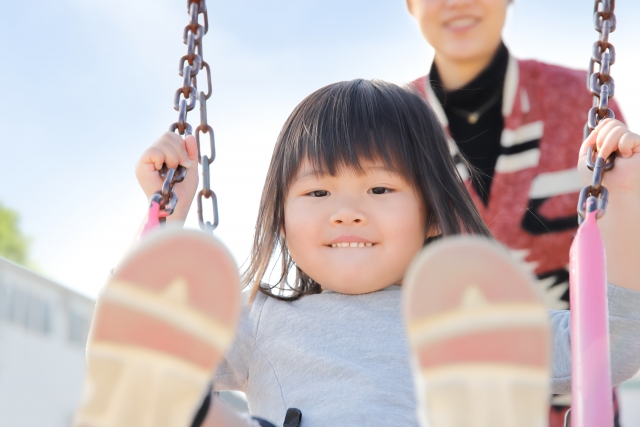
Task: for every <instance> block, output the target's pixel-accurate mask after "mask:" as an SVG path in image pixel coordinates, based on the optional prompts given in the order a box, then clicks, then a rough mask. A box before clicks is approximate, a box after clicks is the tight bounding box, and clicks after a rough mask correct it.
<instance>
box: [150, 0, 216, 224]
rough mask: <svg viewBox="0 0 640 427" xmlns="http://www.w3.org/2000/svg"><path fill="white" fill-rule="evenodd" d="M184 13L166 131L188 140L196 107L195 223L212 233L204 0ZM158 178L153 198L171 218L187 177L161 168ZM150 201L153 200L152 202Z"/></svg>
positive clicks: (212, 154) (181, 169)
mask: <svg viewBox="0 0 640 427" xmlns="http://www.w3.org/2000/svg"><path fill="white" fill-rule="evenodd" d="M187 11H188V12H189V23H188V24H187V26H186V27H184V32H183V34H182V41H183V43H184V44H186V45H187V54H186V55H184V56H183V57H182V58H180V62H179V65H178V74H179V75H180V76H181V77H182V86H181V87H180V88H178V89H177V90H176V93H175V95H174V98H173V108H174V109H175V110H176V111H178V121H177V122H175V123H173V124H172V125H171V126H170V127H169V131H171V132H176V131H177V132H178V134H180V135H183V136H187V135H191V134H192V133H193V130H192V127H191V125H190V124H189V123H188V122H187V114H188V112H189V111H191V110H193V109H194V108H195V107H196V103H197V104H199V106H200V124H199V125H198V127H197V128H196V131H195V138H196V142H197V145H198V163H199V164H200V165H201V166H202V189H201V190H200V191H199V192H198V195H197V200H198V222H199V224H200V228H201V229H202V230H204V231H209V232H211V231H213V230H215V228H216V227H217V226H218V200H217V197H216V193H215V192H214V191H213V190H211V180H210V172H209V165H211V163H213V161H214V160H215V158H216V147H215V139H214V135H213V128H212V127H211V126H210V125H209V123H208V122H207V102H206V101H207V99H209V98H210V97H211V93H212V84H211V68H210V67H209V64H207V62H205V60H204V53H203V50H202V39H203V37H204V35H205V34H207V32H208V31H209V18H208V14H207V5H206V3H205V0H187ZM200 15H202V16H203V22H204V26H203V25H201V24H200V23H199V22H198V21H199V18H200ZM201 70H205V74H206V79H207V93H206V94H205V93H204V92H203V91H199V92H198V73H199V72H200V71H201ZM201 134H206V135H208V136H209V149H210V151H209V154H208V155H207V154H203V152H202V150H201V147H200V136H201ZM159 172H160V176H161V177H162V178H164V179H165V180H164V184H163V186H162V191H158V192H157V193H156V194H154V197H156V198H159V196H161V203H160V207H161V210H163V211H164V215H165V216H166V215H171V214H172V213H173V211H174V209H175V206H176V204H177V201H178V197H177V196H176V195H175V193H174V192H173V186H174V185H175V184H177V183H179V182H181V181H182V180H184V177H185V175H186V169H185V168H184V167H182V166H178V168H177V169H169V168H167V167H166V165H163V167H162V169H161V170H160V171H159ZM203 198H205V199H211V204H212V208H213V218H212V219H211V221H205V220H204V214H203V206H202V205H203V202H202V199H203ZM152 199H153V198H152Z"/></svg>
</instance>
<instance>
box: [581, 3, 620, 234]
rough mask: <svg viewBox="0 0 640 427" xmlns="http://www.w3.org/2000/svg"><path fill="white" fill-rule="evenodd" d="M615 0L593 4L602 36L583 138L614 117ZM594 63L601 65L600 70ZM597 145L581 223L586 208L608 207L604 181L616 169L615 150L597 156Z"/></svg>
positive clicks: (595, 51) (590, 155) (592, 68)
mask: <svg viewBox="0 0 640 427" xmlns="http://www.w3.org/2000/svg"><path fill="white" fill-rule="evenodd" d="M614 8H615V0H595V4H594V8H593V24H594V27H595V29H596V31H597V32H599V33H600V38H599V40H598V41H596V42H595V43H594V44H593V49H592V53H591V59H590V60H589V71H588V74H587V89H588V90H589V92H591V93H592V94H593V107H592V108H591V109H590V110H589V115H588V119H587V124H586V126H585V129H584V139H587V137H588V136H589V134H590V133H591V131H593V130H594V129H595V128H596V126H597V125H598V123H600V121H601V120H604V119H606V118H612V119H614V118H615V114H614V113H613V110H611V108H609V99H611V98H613V95H614V94H615V90H616V85H615V82H614V80H613V77H611V74H610V72H611V66H612V65H613V64H614V63H615V62H616V49H615V47H614V46H613V44H611V43H610V42H609V35H610V34H611V33H613V32H614V31H615V30H616V15H615V14H614V13H613V10H614ZM595 64H598V65H599V67H598V68H599V69H598V71H596V70H595ZM597 154H598V153H597V152H596V150H594V147H593V146H592V147H589V151H588V153H587V166H588V167H589V169H590V170H592V171H593V181H592V184H591V185H589V186H587V187H585V188H583V189H582V191H581V192H580V198H579V200H578V224H581V223H582V221H584V219H585V216H586V214H587V212H593V211H594V210H598V211H599V213H598V215H597V218H601V217H602V216H603V215H604V214H605V212H606V210H607V202H608V198H609V192H608V191H607V188H606V187H604V186H603V185H602V177H603V175H604V173H605V172H607V171H609V170H611V169H613V166H614V161H615V153H611V155H609V157H608V158H607V159H603V158H601V157H597Z"/></svg>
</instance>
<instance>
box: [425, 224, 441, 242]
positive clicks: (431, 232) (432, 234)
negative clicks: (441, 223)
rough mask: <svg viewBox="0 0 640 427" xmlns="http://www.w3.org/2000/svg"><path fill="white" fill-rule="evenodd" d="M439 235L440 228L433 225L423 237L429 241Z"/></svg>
mask: <svg viewBox="0 0 640 427" xmlns="http://www.w3.org/2000/svg"><path fill="white" fill-rule="evenodd" d="M440 235H442V231H441V230H440V227H438V225H437V224H433V225H431V226H430V227H429V228H428V229H427V233H426V235H425V236H424V239H425V240H429V239H430V238H432V237H436V236H440Z"/></svg>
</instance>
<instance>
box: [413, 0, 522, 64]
mask: <svg viewBox="0 0 640 427" xmlns="http://www.w3.org/2000/svg"><path fill="white" fill-rule="evenodd" d="M509 3H511V0H407V7H408V8H409V12H410V13H411V15H413V17H414V18H416V20H417V21H418V24H419V25H420V29H421V30H422V35H423V36H424V38H425V39H426V40H427V42H428V43H429V44H430V45H431V46H433V48H434V49H435V50H436V55H442V56H445V57H448V58H449V59H451V60H454V61H465V60H474V59H479V58H482V57H485V56H491V55H493V54H494V52H495V50H496V49H497V47H498V46H499V44H500V40H501V38H502V35H501V33H502V27H503V26H504V21H505V18H506V15H507V6H508V5H509Z"/></svg>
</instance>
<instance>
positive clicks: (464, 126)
mask: <svg viewBox="0 0 640 427" xmlns="http://www.w3.org/2000/svg"><path fill="white" fill-rule="evenodd" d="M508 62H509V51H508V50H507V47H506V46H505V45H504V44H501V45H500V48H498V51H497V52H496V54H495V56H494V57H493V59H492V60H491V63H490V64H489V65H488V66H487V68H485V69H484V70H483V71H482V72H481V73H480V74H478V75H477V76H476V77H475V78H474V79H473V80H472V81H471V82H469V83H468V84H466V85H465V86H463V87H462V88H460V89H456V90H450V91H449V90H446V89H445V88H444V86H443V85H442V81H441V80H440V74H439V73H438V68H437V67H436V64H435V62H434V63H433V65H432V66H431V71H430V72H429V79H430V83H431V87H432V88H433V91H434V92H435V94H436V96H437V97H438V100H439V101H440V103H441V104H442V106H443V108H444V112H445V114H446V115H447V120H448V121H449V132H451V137H452V138H453V139H454V141H456V143H457V145H458V147H459V148H460V151H461V152H462V154H464V156H465V157H466V159H467V160H468V161H469V163H471V165H472V166H474V167H475V168H476V169H477V170H478V171H479V172H480V173H479V176H478V177H477V179H474V180H472V181H473V187H474V189H475V190H476V192H477V193H478V195H479V196H480V197H481V199H482V201H483V202H484V204H485V205H486V204H487V203H488V201H489V192H490V191H491V181H492V179H493V174H494V171H495V167H496V161H497V159H498V154H499V152H500V136H501V134H502V129H503V127H504V119H503V117H502V90H503V86H504V78H505V75H506V74H507V64H508ZM494 100H495V101H494ZM487 104H489V105H490V106H489V107H488V108H487V109H486V111H485V112H484V113H482V114H481V115H480V117H479V118H478V121H477V122H475V123H473V124H471V123H469V120H468V118H467V116H466V114H465V113H464V112H469V113H472V112H474V111H477V110H479V109H481V108H482V107H483V106H486V105H487Z"/></svg>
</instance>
